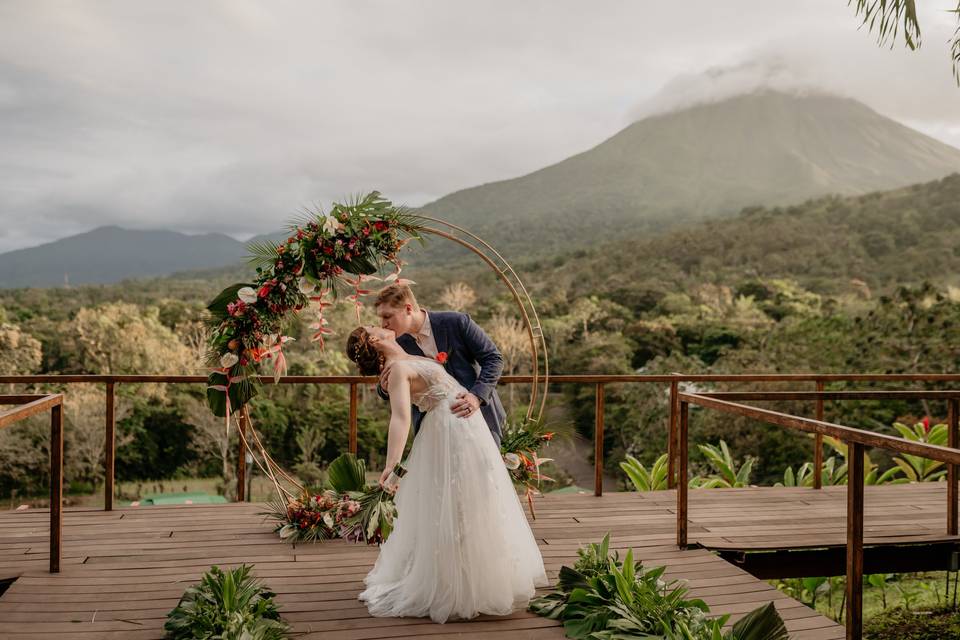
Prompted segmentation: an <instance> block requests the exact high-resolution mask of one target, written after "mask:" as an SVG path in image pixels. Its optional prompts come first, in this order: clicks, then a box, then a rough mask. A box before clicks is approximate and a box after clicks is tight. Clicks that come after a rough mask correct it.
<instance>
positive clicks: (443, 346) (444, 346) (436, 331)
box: [430, 316, 450, 354]
mask: <svg viewBox="0 0 960 640" xmlns="http://www.w3.org/2000/svg"><path fill="white" fill-rule="evenodd" d="M434 318H436V316H434ZM430 328H431V329H433V341H434V342H436V343H437V353H442V352H444V351H445V352H447V353H448V354H449V353H450V334H449V332H448V331H447V325H446V323H443V322H436V321H435V320H431V321H430Z"/></svg>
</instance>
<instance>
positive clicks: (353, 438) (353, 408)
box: [349, 382, 359, 455]
mask: <svg viewBox="0 0 960 640" xmlns="http://www.w3.org/2000/svg"><path fill="white" fill-rule="evenodd" d="M358 390H359V389H358V386H357V383H356V382H351V383H350V442H349V447H350V453H352V454H353V455H357V405H358V404H359V398H358V397H357V392H358Z"/></svg>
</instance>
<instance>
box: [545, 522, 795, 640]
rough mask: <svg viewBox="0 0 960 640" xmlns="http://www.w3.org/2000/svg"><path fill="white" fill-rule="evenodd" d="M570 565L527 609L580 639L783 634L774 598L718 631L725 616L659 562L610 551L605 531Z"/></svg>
mask: <svg viewBox="0 0 960 640" xmlns="http://www.w3.org/2000/svg"><path fill="white" fill-rule="evenodd" d="M578 553H579V559H578V560H577V562H576V564H575V565H574V566H573V567H572V568H571V567H568V566H564V567H562V568H561V569H560V575H559V578H558V580H557V590H556V591H555V592H553V593H550V594H548V595H546V596H542V597H540V598H536V599H534V600H532V601H531V603H530V610H531V611H533V612H534V613H537V614H538V615H542V616H545V617H548V618H551V619H554V620H560V621H562V622H563V628H564V631H565V632H566V635H567V637H569V638H574V639H577V640H579V639H583V640H617V639H620V638H650V639H651V640H653V639H660V640H748V639H749V640H786V638H787V630H786V628H785V627H784V624H783V620H782V619H781V618H780V615H779V614H778V613H777V610H776V608H775V607H774V606H773V603H770V604H767V605H766V606H764V607H761V608H759V609H757V610H755V611H752V612H750V613H749V614H747V615H746V616H745V617H744V618H742V619H741V620H740V621H738V622H737V623H736V624H734V625H733V628H732V629H730V630H729V631H727V632H724V631H723V626H724V624H726V622H727V620H728V619H729V616H720V617H716V618H711V617H710V616H709V612H710V609H709V607H708V606H707V604H706V603H705V602H703V601H702V600H697V599H687V593H688V589H687V588H686V587H683V586H681V585H680V584H679V583H677V582H676V581H670V582H667V581H665V580H664V579H663V574H664V568H663V567H659V568H656V569H644V567H643V565H642V563H640V562H638V561H635V560H634V558H633V550H632V549H631V550H628V551H627V553H626V556H625V557H624V559H623V561H622V562H621V561H620V557H619V553H617V552H616V551H614V552H611V551H610V535H609V534H607V535H606V536H605V537H604V539H603V541H602V542H600V543H599V544H597V543H593V544H590V545H588V546H587V547H585V548H581V549H580V550H579V552H578Z"/></svg>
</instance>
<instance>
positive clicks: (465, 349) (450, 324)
mask: <svg viewBox="0 0 960 640" xmlns="http://www.w3.org/2000/svg"><path fill="white" fill-rule="evenodd" d="M376 310H377V316H379V317H380V326H381V327H383V328H384V329H389V330H391V331H393V332H394V333H395V334H397V343H398V344H399V345H400V346H401V347H403V350H404V351H406V352H407V353H409V354H411V355H416V356H426V357H428V358H434V359H436V360H438V361H439V362H441V364H443V366H444V368H446V370H447V373H449V374H450V375H451V376H453V377H454V378H455V379H456V380H457V382H459V383H460V384H461V386H463V388H464V389H467V391H465V392H462V393H461V394H460V395H459V396H457V401H456V402H455V403H454V404H453V407H452V409H453V413H454V414H456V415H457V416H459V417H461V418H463V417H466V416H469V415H472V414H474V413H476V412H477V411H480V412H481V413H482V414H483V418H484V420H486V421H487V426H488V427H489V428H490V434H491V435H492V436H493V439H494V441H495V442H496V443H497V446H498V447H499V446H500V439H501V437H502V435H503V423H504V421H505V419H506V412H505V411H504V409H503V404H502V403H501V402H500V396H498V395H497V381H498V380H499V379H500V373H501V372H502V371H503V356H501V355H500V351H499V349H497V345H495V344H494V343H493V341H492V340H491V339H490V337H489V336H488V335H487V334H486V333H484V332H483V329H481V328H480V327H479V326H477V323H475V322H474V321H473V320H471V319H470V316H468V315H467V314H465V313H457V312H455V311H430V312H427V310H426V309H422V308H421V307H420V305H418V304H417V299H416V298H415V297H414V296H413V291H411V290H410V287H408V286H407V285H405V284H392V285H390V286H388V287H387V288H385V289H383V290H382V291H381V292H380V293H379V294H378V295H377V303H376ZM441 354H442V355H441ZM389 373H390V371H389V369H385V370H384V371H383V373H382V374H381V376H380V384H379V385H378V386H377V392H378V393H379V394H380V396H381V397H382V398H384V399H386V398H387V397H388V396H387V394H388V392H389V389H388V388H387V379H388V378H389ZM412 417H413V428H414V433H416V432H417V430H418V429H419V428H420V422H421V421H422V420H423V414H422V413H420V411H419V410H418V409H417V408H416V407H413V413H412Z"/></svg>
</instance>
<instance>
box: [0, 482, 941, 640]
mask: <svg viewBox="0 0 960 640" xmlns="http://www.w3.org/2000/svg"><path fill="white" fill-rule="evenodd" d="M843 498H844V492H843V489H842V488H840V489H839V490H838V489H836V488H831V489H827V490H824V491H823V492H821V493H819V494H817V493H815V492H813V491H812V490H810V489H745V490H716V489H711V490H703V491H693V492H691V502H690V505H691V507H690V515H691V528H690V535H691V540H692V541H700V542H702V543H704V544H708V545H711V546H726V547H728V548H729V547H730V546H731V545H744V544H751V545H754V548H771V547H770V546H769V545H771V544H773V543H778V544H777V546H776V547H775V548H783V545H782V544H780V543H784V542H791V543H793V542H794V541H796V542H797V543H798V544H803V543H804V540H806V544H807V545H808V546H809V545H812V544H815V541H836V542H837V543H842V539H843V535H842V529H843V519H844V514H843ZM673 500H674V494H673V492H657V493H647V494H637V493H610V494H606V495H604V496H603V497H602V498H596V497H594V496H592V495H570V494H567V495H554V496H547V497H546V498H543V499H539V500H538V501H537V515H538V519H537V520H536V521H535V522H533V528H534V532H535V535H536V536H537V538H538V541H539V542H540V547H541V551H542V552H543V556H544V561H545V562H546V564H547V569H548V572H549V573H550V575H551V577H555V576H556V574H557V571H558V570H559V568H560V566H561V565H562V564H570V563H572V562H573V560H574V559H575V557H576V550H577V548H578V547H579V545H580V544H582V543H587V542H594V541H599V540H600V538H602V536H603V535H604V534H605V533H606V532H607V531H610V532H611V534H612V538H613V542H614V545H613V546H614V547H615V548H619V549H624V550H625V549H626V548H627V547H628V546H629V547H632V548H633V549H634V550H635V553H636V555H637V556H638V557H639V558H640V559H642V560H643V561H644V563H645V564H646V565H647V566H650V567H653V566H659V565H665V566H667V567H668V570H667V576H668V577H670V578H677V579H684V580H686V581H688V584H689V586H690V587H691V589H692V595H694V596H696V597H701V598H703V599H704V600H706V601H707V602H708V603H709V604H710V606H711V608H712V609H713V611H714V612H715V613H730V614H733V616H734V618H736V617H737V616H739V615H742V614H744V613H746V612H747V611H749V610H751V609H753V608H755V607H758V606H760V605H762V604H765V603H766V602H769V601H770V600H774V601H775V602H776V604H777V607H778V609H779V610H780V612H781V614H782V615H783V617H784V619H785V620H786V621H787V627H788V628H789V629H790V631H791V637H792V638H795V639H796V640H834V639H840V638H843V637H844V631H843V629H842V627H840V626H839V625H837V624H835V623H834V622H832V621H830V620H828V619H826V618H824V617H823V616H821V615H819V614H818V613H816V612H815V611H813V610H811V609H809V608H808V607H806V606H804V605H802V604H801V603H799V602H797V601H795V600H792V599H790V598H788V597H786V596H784V595H783V594H782V593H780V592H778V591H777V590H775V589H774V588H772V587H771V586H770V585H769V584H767V583H766V582H764V581H762V580H758V579H756V578H754V577H753V576H751V575H749V574H747V573H745V572H744V571H742V570H740V569H738V568H736V567H734V566H733V565H731V564H729V563H727V562H725V561H724V560H722V559H720V558H719V557H718V556H716V555H715V554H713V553H711V552H710V551H708V550H706V549H691V550H687V551H680V550H678V549H677V548H676V546H675V544H674V541H675V527H676V515H675V503H674V501H673ZM872 502H873V503H876V505H871V503H872ZM867 505H868V509H869V510H868V513H867V530H868V537H870V536H873V538H874V539H876V538H877V536H884V537H886V533H882V532H880V531H879V528H880V525H883V528H886V527H888V526H890V527H892V528H893V530H896V531H899V532H900V534H898V536H900V537H902V536H909V535H911V532H912V535H913V538H914V539H916V540H918V541H919V540H923V539H929V538H930V537H937V538H938V539H944V536H938V531H939V530H938V527H940V528H941V529H942V524H943V523H944V522H945V515H944V510H945V498H944V497H943V488H942V487H939V486H937V485H917V486H916V487H914V486H904V487H896V488H892V487H883V488H879V489H878V490H873V488H870V489H868V492H867ZM891 507H895V508H891ZM258 510H259V507H258V506H257V505H249V504H229V505H215V506H210V505H207V506H199V505H197V506H176V507H141V508H127V509H121V510H117V511H113V512H103V511H97V510H85V509H71V510H68V511H67V512H66V515H65V522H64V559H63V564H62V573H60V574H58V575H51V574H49V573H47V555H46V554H47V545H48V539H47V522H48V514H47V512H45V511H43V510H31V511H25V512H5V513H2V514H0V579H4V578H9V577H14V576H19V577H18V579H17V580H16V581H15V582H14V583H13V584H12V585H11V586H10V588H9V589H8V590H7V592H6V593H5V594H4V595H3V596H2V597H0V637H2V638H4V639H6V640H20V639H30V640H37V639H39V638H43V637H47V636H49V637H57V638H60V639H67V638H75V639H84V640H87V639H93V638H110V639H116V640H120V639H127V638H129V639H132V640H135V639H139V638H151V639H153V638H161V637H162V626H163V621H164V618H165V616H166V613H167V612H168V611H169V610H170V609H172V608H173V607H174V606H175V605H176V603H177V600H178V598H179V596H180V594H181V593H182V592H183V590H184V588H185V587H186V586H187V585H188V584H190V583H192V582H195V581H196V580H197V579H198V577H199V576H200V575H201V574H202V573H203V572H204V571H205V570H207V569H208V568H209V567H210V566H211V565H214V564H217V565H220V566H223V567H226V566H237V565H239V564H242V563H244V562H246V563H253V564H255V565H256V568H255V573H256V575H257V576H258V577H260V578H262V579H263V580H264V582H266V583H267V584H268V585H269V586H270V587H271V588H272V589H273V590H274V591H276V592H277V593H278V602H279V604H280V605H281V610H282V613H283V616H284V618H285V619H286V620H288V621H289V622H290V623H292V625H293V626H294V629H295V631H298V632H302V633H303V636H301V637H304V638H316V639H319V638H324V639H325V640H326V639H331V640H346V639H350V640H365V639H377V638H415V637H427V636H429V637H430V638H432V639H434V640H445V639H447V638H453V637H457V638H465V639H479V638H485V637H487V636H490V637H493V636H495V637H496V638H498V639H502V640H512V639H515V638H516V639H527V638H529V639H531V640H537V639H541V638H544V639H545V638H557V639H559V638H563V637H564V635H563V632H562V629H561V628H560V627H559V626H558V625H557V624H556V623H555V622H553V621H551V620H547V619H544V618H540V617H538V616H535V615H532V614H530V613H527V612H525V611H520V612H516V613H515V614H513V615H511V616H506V617H496V618H495V617H489V616H484V617H481V618H478V619H475V620H472V621H469V622H451V623H447V624H445V625H437V624H433V623H431V622H430V621H429V620H424V619H411V618H403V619H383V618H371V617H370V616H369V615H368V614H367V612H366V609H365V608H364V607H363V605H362V604H361V603H360V602H358V601H357V600H356V595H357V593H358V592H359V590H360V589H361V588H362V579H363V577H364V575H365V574H366V573H367V571H369V569H370V567H371V566H372V565H373V562H374V560H375V559H376V556H377V552H378V550H377V548H375V547H366V546H362V545H354V544H345V543H343V542H341V541H334V542H329V543H324V544H317V545H306V546H301V547H296V548H294V547H291V546H290V545H287V544H284V543H281V542H280V541H279V540H278V538H277V537H276V535H275V534H273V533H272V532H271V525H270V524H269V523H267V522H264V521H263V519H262V518H261V517H259V516H257V515H256V513H257V511H258ZM891 518H892V519H894V520H895V522H894V521H891ZM897 518H899V520H897ZM871 529H877V530H876V531H874V532H873V533H871ZM885 531H886V529H885ZM901 534H902V535H901ZM872 541H873V540H868V542H872ZM822 543H823V542H817V543H816V544H822ZM736 548H740V547H739V546H737V547H736Z"/></svg>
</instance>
